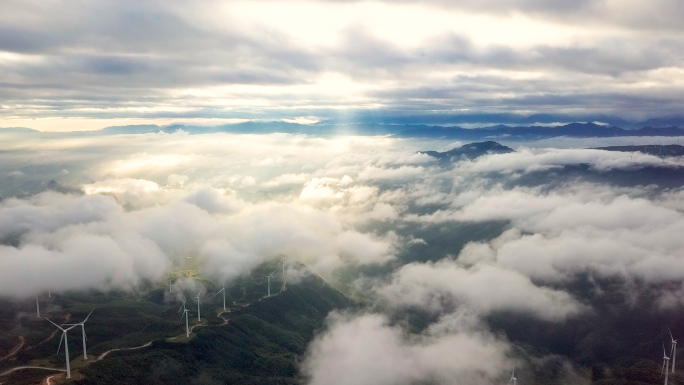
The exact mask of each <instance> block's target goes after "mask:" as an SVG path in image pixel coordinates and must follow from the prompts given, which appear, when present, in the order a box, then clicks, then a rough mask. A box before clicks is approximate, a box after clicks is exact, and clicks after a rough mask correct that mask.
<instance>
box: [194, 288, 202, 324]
mask: <svg viewBox="0 0 684 385" xmlns="http://www.w3.org/2000/svg"><path fill="white" fill-rule="evenodd" d="M202 290H204V286H202V287H200V291H199V293H197V297H195V300H196V301H197V321H201V320H202V317H201V316H200V295H202Z"/></svg>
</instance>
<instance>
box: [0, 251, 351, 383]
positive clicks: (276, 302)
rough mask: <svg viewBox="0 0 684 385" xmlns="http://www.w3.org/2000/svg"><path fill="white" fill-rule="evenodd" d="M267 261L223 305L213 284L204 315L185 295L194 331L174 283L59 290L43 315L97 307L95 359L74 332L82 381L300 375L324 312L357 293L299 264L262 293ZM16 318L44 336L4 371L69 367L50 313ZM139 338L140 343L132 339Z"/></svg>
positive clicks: (92, 339) (37, 377)
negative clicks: (173, 294) (113, 290)
mask: <svg viewBox="0 0 684 385" xmlns="http://www.w3.org/2000/svg"><path fill="white" fill-rule="evenodd" d="M269 269H270V270H272V269H273V267H272V266H270V265H268V264H267V265H264V266H262V267H260V268H258V269H256V270H255V271H254V272H253V274H252V275H251V276H249V277H246V278H244V279H241V280H239V281H237V282H235V284H234V285H233V286H230V287H226V292H227V296H226V303H227V304H230V306H229V309H228V311H226V312H223V311H222V310H223V308H222V298H220V297H221V295H220V294H219V295H215V293H216V292H217V291H218V289H217V288H216V287H208V290H209V291H208V294H206V295H204V298H203V300H202V301H203V303H202V322H201V323H198V322H197V320H196V317H197V315H196V302H194V301H189V302H188V303H187V305H188V309H190V310H191V312H190V318H189V319H190V326H191V327H193V326H194V330H193V331H192V333H191V335H190V338H189V339H186V338H185V333H184V332H185V328H184V320H182V321H183V322H180V323H179V317H180V313H178V306H179V303H178V302H169V301H168V288H165V289H164V288H156V289H153V290H150V291H149V292H147V293H146V294H144V295H142V296H131V295H128V294H125V293H118V294H109V295H103V294H97V293H87V294H86V293H72V294H69V295H63V296H56V295H53V296H52V298H51V300H52V302H51V307H52V308H53V309H54V310H52V311H49V312H48V311H47V306H45V308H46V312H45V315H46V316H49V317H50V318H52V319H54V320H55V321H59V320H60V318H61V320H62V322H65V319H70V321H71V322H74V321H75V320H76V321H78V320H80V319H82V317H84V316H85V314H87V312H88V311H89V310H87V309H89V308H91V307H95V311H94V312H93V315H92V316H91V318H90V320H89V321H88V323H86V332H87V335H88V356H89V365H87V366H85V367H84V366H83V362H82V357H81V354H82V348H81V338H80V330H78V332H76V333H74V331H71V332H69V352H70V357H71V367H72V377H73V381H75V383H77V384H82V385H92V384H113V383H116V384H143V383H144V384H190V383H199V384H210V383H224V382H226V381H227V382H229V383H235V384H269V383H274V384H275V383H278V384H290V383H292V384H294V383H296V376H297V375H298V366H297V362H298V360H299V359H300V358H301V356H302V355H303V353H304V351H305V349H306V346H307V344H308V343H309V342H310V341H311V339H312V338H313V335H314V332H315V331H316V330H317V329H318V328H320V327H321V326H322V323H323V321H324V319H325V317H326V316H327V314H328V313H329V312H330V311H331V310H333V309H343V308H348V307H351V306H354V303H353V302H352V301H351V300H349V299H348V298H346V297H345V296H344V295H342V294H341V293H339V292H338V291H336V290H335V289H333V288H332V287H330V286H329V285H328V284H327V283H326V282H325V281H324V280H322V279H321V278H320V277H318V276H317V275H314V274H312V273H310V272H309V271H308V270H307V269H305V268H303V267H300V269H299V272H300V274H302V276H303V278H301V280H300V281H299V282H297V283H292V284H289V285H288V286H287V288H286V289H285V290H284V291H282V292H281V291H280V288H281V282H282V281H281V279H280V277H277V278H276V276H274V279H273V280H272V293H273V295H272V296H271V297H270V298H265V297H264V295H265V294H266V293H265V291H266V278H265V275H264V274H262V273H263V272H264V271H266V270H269ZM165 298H166V301H165V300H164V299H165ZM6 316H8V314H4V316H3V322H4V323H5V324H6V326H8V327H9V324H10V323H11V320H9V319H7V318H5V317H6ZM65 317H66V318H65ZM13 328H14V332H15V333H16V334H19V335H26V339H27V341H30V342H31V344H33V343H34V341H41V340H43V341H45V342H44V343H42V344H40V345H39V346H37V347H36V348H34V349H30V350H25V349H20V351H19V352H18V353H17V354H16V356H15V357H13V358H12V359H11V360H7V361H6V362H0V372H4V371H6V370H8V369H10V368H13V367H17V366H20V365H36V366H47V367H54V368H58V369H63V368H64V353H63V351H64V350H63V349H62V351H61V352H60V354H55V350H56V348H57V344H58V342H59V338H58V337H59V336H57V338H55V336H51V335H50V333H52V331H53V329H55V328H54V327H53V326H52V325H50V324H49V323H48V322H47V321H44V320H37V319H35V315H33V316H31V315H26V316H24V318H23V319H22V320H20V321H19V325H15V326H13ZM46 337H48V338H47V339H46ZM50 337H51V338H50ZM14 339H15V340H16V337H15V338H14ZM3 340H5V339H4V338H3ZM11 340H12V338H9V337H7V339H6V344H7V345H12V344H13V342H12V341H11ZM3 345H5V344H3ZM27 345H28V343H27ZM135 347H141V348H139V349H130V348H135ZM112 349H121V350H118V351H117V350H114V351H111V350H112ZM127 349H130V350H127ZM103 355H104V356H103ZM98 358H101V359H98ZM54 373H55V372H54V371H53V372H49V371H43V370H29V369H27V370H20V371H16V372H14V373H12V374H9V375H7V376H3V377H0V382H3V381H9V383H12V384H20V385H21V384H34V383H37V382H39V381H41V379H42V378H44V377H46V376H47V375H50V374H54ZM62 376H63V375H62ZM62 376H60V377H62ZM57 378H59V377H57Z"/></svg>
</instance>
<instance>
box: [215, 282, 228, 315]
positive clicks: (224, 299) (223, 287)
mask: <svg viewBox="0 0 684 385" xmlns="http://www.w3.org/2000/svg"><path fill="white" fill-rule="evenodd" d="M220 292H223V311H225V310H226V285H223V286H222V287H221V290H219V291H218V292H216V294H214V296H217V295H219V293H220Z"/></svg>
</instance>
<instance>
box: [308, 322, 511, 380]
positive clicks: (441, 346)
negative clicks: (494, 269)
mask: <svg viewBox="0 0 684 385" xmlns="http://www.w3.org/2000/svg"><path fill="white" fill-rule="evenodd" d="M475 323H476V321H475V320H474V319H473V318H472V317H471V316H469V315H468V314H466V313H461V314H454V315H451V316H448V317H444V318H442V319H441V320H440V321H439V322H438V323H436V324H433V325H432V326H431V327H430V328H429V329H427V330H426V331H425V332H424V333H422V334H420V335H409V334H407V333H406V331H405V330H403V328H402V327H401V326H399V325H392V324H390V322H389V320H388V319H387V317H386V316H384V315H381V314H360V315H352V314H342V313H333V314H332V315H331V316H330V317H329V319H328V324H327V328H326V329H325V330H324V332H323V333H321V334H319V335H318V336H317V337H316V338H315V339H314V341H313V342H312V343H311V345H310V346H309V348H308V351H307V355H306V359H305V361H304V363H303V366H302V371H303V373H304V375H305V376H306V377H307V378H308V384H311V385H318V384H333V385H346V384H350V385H351V384H413V383H417V382H421V381H436V382H438V383H440V384H456V383H458V384H489V383H492V382H493V381H494V380H495V379H498V378H499V377H501V376H502V372H507V371H508V368H509V367H511V366H512V364H511V362H510V360H509V359H508V358H507V357H506V354H507V352H508V349H509V347H508V345H507V343H506V342H505V341H502V340H500V339H497V338H495V337H494V336H492V335H491V334H488V333H486V332H484V331H482V330H473V329H474V326H473V325H474V324H475Z"/></svg>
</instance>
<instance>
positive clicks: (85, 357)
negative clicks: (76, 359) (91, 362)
mask: <svg viewBox="0 0 684 385" xmlns="http://www.w3.org/2000/svg"><path fill="white" fill-rule="evenodd" d="M93 311H95V308H93V310H91V311H90V313H88V316H86V317H85V319H84V320H83V321H81V322H79V323H77V324H63V325H64V326H72V325H73V326H79V325H81V334H82V335H83V361H86V360H87V359H88V353H87V351H86V340H87V338H86V333H85V323H86V321H88V318H90V315H91V314H93Z"/></svg>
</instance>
